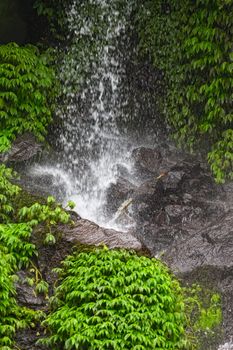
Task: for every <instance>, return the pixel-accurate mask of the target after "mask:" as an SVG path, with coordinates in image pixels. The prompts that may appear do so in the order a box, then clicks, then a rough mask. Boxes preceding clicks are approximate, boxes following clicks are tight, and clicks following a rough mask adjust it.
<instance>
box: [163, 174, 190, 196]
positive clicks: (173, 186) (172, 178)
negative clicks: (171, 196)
mask: <svg viewBox="0 0 233 350" xmlns="http://www.w3.org/2000/svg"><path fill="white" fill-rule="evenodd" d="M163 174H164V176H163V184H164V189H165V191H178V190H179V185H180V184H181V181H182V179H183V177H184V175H185V171H184V170H179V171H178V170H177V171H175V170H172V171H169V172H167V173H163Z"/></svg>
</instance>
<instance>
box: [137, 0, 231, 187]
mask: <svg viewBox="0 0 233 350" xmlns="http://www.w3.org/2000/svg"><path fill="white" fill-rule="evenodd" d="M232 10H233V2H232V1H231V0H229V1H217V0H215V1H202V0H200V1H196V2H193V1H190V0H185V1H182V2H177V1H167V2H166V3H164V2H163V1H145V2H144V4H143V5H141V6H140V8H139V12H138V14H137V16H136V27H137V29H138V33H139V39H140V43H139V48H140V49H141V51H142V53H144V54H146V55H148V56H149V57H150V59H151V60H152V62H153V64H154V66H155V67H159V68H160V69H162V70H163V72H164V75H165V77H164V79H165V81H166V85H167V92H166V93H165V95H164V98H163V100H162V101H161V111H162V112H163V113H164V115H165V117H166V118H167V121H168V124H169V125H170V128H171V133H173V135H174V137H175V139H176V140H177V141H178V143H180V144H181V145H182V146H183V147H186V148H189V149H190V150H191V151H192V150H203V149H205V151H206V153H208V161H209V163H210V166H211V169H212V171H213V173H214V175H215V177H216V179H217V181H218V182H224V178H228V179H232V178H233V172H232V170H233V168H232V163H233V141H232V140H233V131H232V122H233V114H232V107H233V106H232V101H233V99H232V88H233V79H232V74H233V52H232V41H231V38H232V34H233V20H232V16H231V13H232Z"/></svg>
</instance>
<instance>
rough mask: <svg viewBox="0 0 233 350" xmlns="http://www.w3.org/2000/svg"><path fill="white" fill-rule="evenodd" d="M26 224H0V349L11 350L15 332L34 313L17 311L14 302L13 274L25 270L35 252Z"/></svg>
mask: <svg viewBox="0 0 233 350" xmlns="http://www.w3.org/2000/svg"><path fill="white" fill-rule="evenodd" d="M30 234H31V227H30V226H28V225H27V224H9V225H3V224H0V300H1V303H0V348H1V349H8V350H10V349H12V348H13V343H14V342H13V338H14V334H15V332H16V330H17V329H19V328H22V327H25V326H27V325H29V324H30V323H31V322H32V320H33V318H34V316H35V312H34V311H32V310H28V309H26V308H21V307H20V306H19V305H18V304H17V303H16V300H15V294H16V291H15V286H14V282H15V279H16V276H15V275H14V273H15V271H16V270H17V269H19V268H22V267H26V266H27V265H28V264H29V261H30V258H31V257H32V256H33V254H34V253H35V246H34V245H33V244H31V243H29V237H30Z"/></svg>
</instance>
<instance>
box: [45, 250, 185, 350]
mask: <svg viewBox="0 0 233 350" xmlns="http://www.w3.org/2000/svg"><path fill="white" fill-rule="evenodd" d="M56 271H57V272H59V274H60V277H61V278H62V279H63V280H62V282H61V284H60V286H58V287H57V288H56V291H55V296H54V297H53V298H52V300H51V303H52V304H51V305H52V313H51V314H50V315H49V316H48V318H47V319H46V321H45V323H44V324H45V325H46V326H47V327H48V328H49V330H50V332H51V335H50V336H49V337H48V338H46V339H43V340H42V342H43V343H44V344H46V345H47V346H48V347H49V349H57V348H63V349H67V350H72V349H87V348H88V349H101V350H104V349H135V350H136V349H165V348H166V349H184V348H186V349H187V339H186V337H185V329H184V327H185V323H186V316H185V310H184V301H183V296H182V291H181V287H180V286H179V283H178V282H177V281H176V280H175V279H174V278H173V276H171V275H170V273H169V272H168V269H167V268H166V267H165V266H164V265H163V264H162V263H161V262H160V261H158V260H155V259H149V258H146V257H139V256H137V255H136V254H135V253H133V252H129V251H124V250H117V251H116V250H115V251H114V250H108V249H106V248H105V249H95V250H94V251H90V252H82V253H79V254H77V253H76V254H74V255H73V256H69V257H68V258H67V259H66V260H65V261H64V262H63V269H57V270H56Z"/></svg>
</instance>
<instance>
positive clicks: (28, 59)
mask: <svg viewBox="0 0 233 350" xmlns="http://www.w3.org/2000/svg"><path fill="white" fill-rule="evenodd" d="M53 84H54V74H53V71H52V70H51V69H50V68H48V67H47V66H46V62H45V59H44V57H43V56H41V55H39V52H38V49H37V48H36V47H34V46H31V45H28V46H25V47H19V46H18V45H17V44H15V43H10V44H7V45H2V46H0V130H1V131H0V152H3V151H5V150H7V149H8V148H9V146H10V144H11V141H12V140H13V139H14V138H15V137H16V136H17V135H18V134H21V133H23V132H25V131H30V132H32V133H34V134H35V135H36V136H37V138H38V139H39V140H43V139H44V135H45V134H46V127H47V125H48V123H49V122H50V121H51V107H52V106H51V103H52V101H50V100H49V98H51V97H52V95H53V89H52V87H53Z"/></svg>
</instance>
